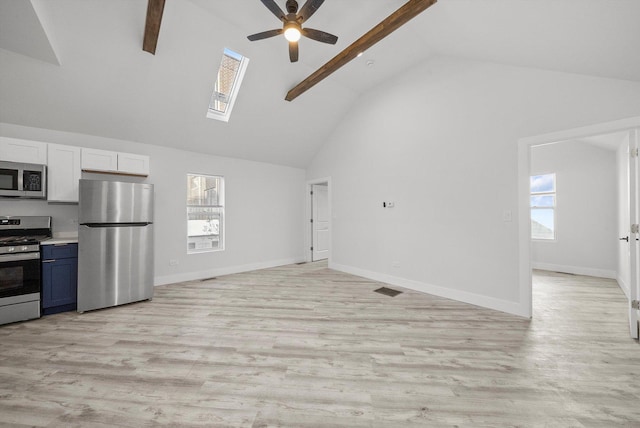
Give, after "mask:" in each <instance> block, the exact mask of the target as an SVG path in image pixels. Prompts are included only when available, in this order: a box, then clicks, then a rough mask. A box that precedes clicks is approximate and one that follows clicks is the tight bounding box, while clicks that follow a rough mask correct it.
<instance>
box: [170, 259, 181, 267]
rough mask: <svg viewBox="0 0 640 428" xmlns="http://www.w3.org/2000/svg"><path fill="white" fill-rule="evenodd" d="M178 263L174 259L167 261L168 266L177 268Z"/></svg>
mask: <svg viewBox="0 0 640 428" xmlns="http://www.w3.org/2000/svg"><path fill="white" fill-rule="evenodd" d="M179 264H180V262H179V261H178V260H176V259H171V260H169V266H178V265H179Z"/></svg>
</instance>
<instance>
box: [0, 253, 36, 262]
mask: <svg viewBox="0 0 640 428" xmlns="http://www.w3.org/2000/svg"><path fill="white" fill-rule="evenodd" d="M39 258H40V253H22V254H3V255H1V256H0V263H2V262H18V261H21V260H35V259H39Z"/></svg>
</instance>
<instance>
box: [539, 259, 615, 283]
mask: <svg viewBox="0 0 640 428" xmlns="http://www.w3.org/2000/svg"><path fill="white" fill-rule="evenodd" d="M531 267H532V268H533V269H540V270H550V271H553V272H562V273H572V274H575V275H586V276H595V277H597V278H609V279H616V277H617V276H618V274H617V272H616V271H614V270H608V269H594V268H587V267H581V266H568V265H555V264H551V263H540V262H533V261H532V262H531Z"/></svg>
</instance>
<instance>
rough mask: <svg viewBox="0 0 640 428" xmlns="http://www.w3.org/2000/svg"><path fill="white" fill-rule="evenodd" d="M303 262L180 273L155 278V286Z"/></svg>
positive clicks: (261, 264)
mask: <svg viewBox="0 0 640 428" xmlns="http://www.w3.org/2000/svg"><path fill="white" fill-rule="evenodd" d="M302 262H304V257H297V258H291V259H281V260H270V261H267V262H259V263H250V264H247V265H240V266H227V267H223V268H217V269H207V270H201V271H197V272H185V273H178V274H175V275H163V276H156V277H155V278H154V285H155V286H158V285H165V284H173V283H176V282H184V281H194V280H198V279H204V278H213V277H216V276H222V275H231V274H234V273H242V272H249V271H252V270H259V269H267V268H272V267H276V266H284V265H291V264H294V263H302Z"/></svg>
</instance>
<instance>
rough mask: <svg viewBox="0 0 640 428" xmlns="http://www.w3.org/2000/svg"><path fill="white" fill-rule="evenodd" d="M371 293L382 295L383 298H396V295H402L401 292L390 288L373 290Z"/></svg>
mask: <svg viewBox="0 0 640 428" xmlns="http://www.w3.org/2000/svg"><path fill="white" fill-rule="evenodd" d="M373 291H375V292H376V293H380V294H384V295H385V296H389V297H396V296H397V295H398V294H402V291H398V290H394V289H392V288H387V287H382V288H378V289H377V290H373Z"/></svg>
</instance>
